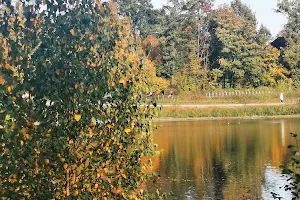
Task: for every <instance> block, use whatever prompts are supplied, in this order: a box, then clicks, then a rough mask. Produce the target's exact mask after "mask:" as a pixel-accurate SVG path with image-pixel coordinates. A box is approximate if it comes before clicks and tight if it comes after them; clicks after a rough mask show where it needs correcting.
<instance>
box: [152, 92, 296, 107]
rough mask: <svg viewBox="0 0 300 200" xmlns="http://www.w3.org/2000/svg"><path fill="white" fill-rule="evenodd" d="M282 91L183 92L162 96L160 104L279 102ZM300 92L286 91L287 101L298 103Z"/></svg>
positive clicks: (285, 99) (285, 98)
mask: <svg viewBox="0 0 300 200" xmlns="http://www.w3.org/2000/svg"><path fill="white" fill-rule="evenodd" d="M279 95H280V91H265V92H264V93H262V94H243V95H231V96H218V97H208V96H206V95H205V93H202V92H181V93H180V94H178V95H173V96H172V98H167V97H160V98H159V101H158V102H159V103H160V104H226V103H238V104H240V103H241V104H248V103H278V102H279ZM299 100H300V92H285V93H284V102H285V103H297V102H299Z"/></svg>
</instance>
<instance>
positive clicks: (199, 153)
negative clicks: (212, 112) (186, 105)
mask: <svg viewBox="0 0 300 200" xmlns="http://www.w3.org/2000/svg"><path fill="white" fill-rule="evenodd" d="M156 125H157V126H158V129H157V130H156V131H155V134H154V143H156V144H158V149H162V150H163V151H162V152H161V153H160V155H159V156H157V157H155V158H154V159H153V168H154V171H157V172H159V173H160V175H161V178H160V179H159V180H158V182H157V183H156V184H155V186H150V187H151V189H161V190H162V191H164V192H170V191H172V193H173V197H172V199H228V200H235V199H273V198H272V196H271V192H276V193H279V194H280V195H281V196H282V197H283V199H288V200H290V199H292V197H291V195H290V193H289V192H286V191H285V190H284V188H283V186H284V185H285V184H286V182H287V181H286V180H287V179H288V178H289V177H286V176H283V175H281V173H280V168H279V166H280V165H281V164H284V163H285V162H286V161H287V160H288V156H289V151H288V149H287V145H289V144H291V143H293V139H292V138H291V137H290V132H294V133H298V134H300V119H272V120H265V119H258V120H249V119H248V120H242V119H241V120H211V121H193V122H191V121H187V122H165V123H156Z"/></svg>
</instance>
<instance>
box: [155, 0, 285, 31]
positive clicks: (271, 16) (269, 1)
mask: <svg viewBox="0 0 300 200" xmlns="http://www.w3.org/2000/svg"><path fill="white" fill-rule="evenodd" d="M151 1H152V3H153V5H154V7H155V8H160V7H161V6H162V5H163V4H166V3H167V0H151ZM277 1H278V0H242V2H244V3H246V4H247V5H248V6H250V8H251V9H252V10H253V11H254V12H255V14H256V18H257V20H258V23H259V26H260V24H264V25H265V26H266V27H268V29H269V30H270V31H271V33H272V35H273V36H274V37H275V36H276V35H277V34H278V33H279V31H280V30H282V28H283V25H284V24H285V23H286V18H285V17H284V16H283V15H281V14H279V13H276V12H275V11H274V9H275V8H276V5H277ZM230 2H231V0H216V3H215V4H216V6H218V5H221V4H224V3H230Z"/></svg>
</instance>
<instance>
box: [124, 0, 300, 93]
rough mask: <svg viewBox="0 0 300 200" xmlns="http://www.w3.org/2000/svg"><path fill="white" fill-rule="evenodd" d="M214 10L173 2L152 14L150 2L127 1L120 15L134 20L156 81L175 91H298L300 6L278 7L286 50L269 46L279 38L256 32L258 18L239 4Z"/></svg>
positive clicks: (290, 0)
mask: <svg viewBox="0 0 300 200" xmlns="http://www.w3.org/2000/svg"><path fill="white" fill-rule="evenodd" d="M213 4H214V2H213V1H212V0H200V1H199V0H170V1H168V4H167V5H165V6H163V7H162V8H161V9H154V8H153V5H152V4H151V3H149V1H147V0H124V1H120V11H121V12H122V13H126V14H127V15H129V16H130V17H131V19H132V22H133V26H134V30H135V31H137V32H138V33H139V34H140V36H141V37H142V39H143V47H144V50H145V51H146V54H147V55H148V58H149V59H150V60H151V61H152V62H153V63H154V65H155V67H156V74H157V76H158V77H161V78H163V79H165V80H167V81H168V82H169V84H170V85H171V87H175V88H177V89H180V90H208V89H215V88H256V87H261V86H266V87H275V88H276V87H278V86H279V85H281V86H285V87H286V88H288V87H292V86H293V87H295V88H299V87H300V69H299V67H300V66H299V65H300V64H299V63H300V62H299V56H298V55H297V54H298V53H297V52H300V49H299V48H300V47H299V46H300V40H299V38H300V36H299V34H300V33H299V27H300V24H299V11H300V1H299V0H282V1H281V2H279V3H278V10H277V12H280V13H283V14H284V15H285V16H286V17H287V18H288V23H287V24H286V25H285V27H284V29H283V30H282V31H281V33H280V36H283V37H284V38H285V39H286V41H287V48H284V49H277V48H274V47H273V46H271V45H270V42H271V41H272V39H275V38H272V35H271V33H270V31H269V30H268V29H267V28H266V27H265V26H264V25H261V26H260V27H258V23H257V19H256V16H255V14H254V13H253V11H252V10H251V9H250V8H249V7H248V6H247V5H245V4H243V3H242V2H241V0H233V1H232V2H231V4H230V5H223V6H220V7H219V8H217V9H214V8H213ZM274 12H275V11H274ZM164 83H165V84H167V82H164ZM167 85H168V84H167ZM165 87H166V85H164V86H162V88H165Z"/></svg>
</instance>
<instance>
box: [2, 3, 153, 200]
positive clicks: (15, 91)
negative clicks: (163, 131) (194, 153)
mask: <svg viewBox="0 0 300 200" xmlns="http://www.w3.org/2000/svg"><path fill="white" fill-rule="evenodd" d="M43 2H44V3H45V4H43V5H41V1H36V2H35V4H33V5H30V4H29V5H28V4H26V3H24V4H21V5H17V6H16V7H13V6H12V5H10V3H9V1H5V2H3V3H2V4H1V10H0V17H1V18H0V23H1V24H0V29H1V32H0V80H1V82H0V99H1V100H0V122H1V124H0V125H1V126H0V146H1V148H0V188H1V189H0V197H1V199H54V198H55V199H144V198H149V196H147V193H146V192H145V191H144V188H143V187H142V185H144V183H145V182H146V181H147V179H148V177H149V176H150V174H148V173H149V170H148V167H149V163H148V161H147V160H146V161H145V159H141V158H142V157H143V156H145V155H148V154H151V152H152V146H151V132H150V130H151V127H150V124H149V118H151V116H152V110H150V107H149V106H143V107H141V106H140V105H141V104H144V105H145V103H144V102H143V101H142V99H143V98H142V94H143V93H145V92H146V88H147V84H148V81H149V79H150V78H149V76H148V74H152V75H151V76H152V77H151V78H152V79H155V72H154V73H153V68H154V67H153V66H152V64H151V61H150V60H148V59H147V58H146V57H145V55H144V53H143V50H142V47H141V44H140V41H139V38H138V37H137V35H135V34H134V33H133V32H132V31H131V23H130V21H129V19H128V18H126V17H120V15H119V13H118V9H117V4H115V3H114V2H105V3H101V2H99V1H89V0H83V1H74V2H73V3H71V2H69V3H66V2H65V1H56V2H55V3H53V1H48V0H46V1H43ZM41 6H42V7H43V9H41ZM157 198H158V197H155V199H157Z"/></svg>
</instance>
